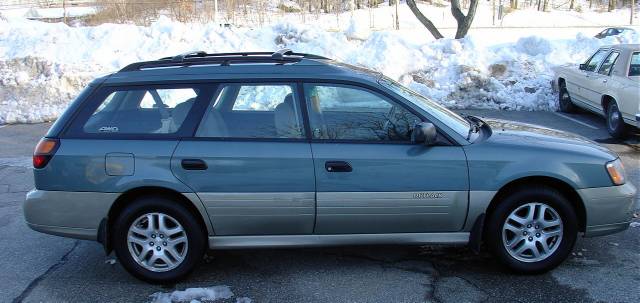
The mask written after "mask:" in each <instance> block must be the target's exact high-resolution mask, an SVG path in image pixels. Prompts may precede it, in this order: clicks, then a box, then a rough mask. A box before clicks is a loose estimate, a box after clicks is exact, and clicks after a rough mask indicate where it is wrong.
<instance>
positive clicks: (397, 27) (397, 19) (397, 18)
mask: <svg viewBox="0 0 640 303" xmlns="http://www.w3.org/2000/svg"><path fill="white" fill-rule="evenodd" d="M631 1H633V0H631ZM398 2H400V1H399V0H396V4H395V5H396V30H399V29H400V16H398ZM631 18H633V5H631Z"/></svg>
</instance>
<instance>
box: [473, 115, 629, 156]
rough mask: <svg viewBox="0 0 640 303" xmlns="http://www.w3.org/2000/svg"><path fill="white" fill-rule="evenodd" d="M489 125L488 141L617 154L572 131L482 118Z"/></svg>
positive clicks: (596, 153)
mask: <svg viewBox="0 0 640 303" xmlns="http://www.w3.org/2000/svg"><path fill="white" fill-rule="evenodd" d="M483 121H484V122H486V123H487V124H488V125H489V126H490V127H491V131H492V135H491V137H490V138H489V140H490V141H494V142H498V141H499V142H501V143H508V144H518V145H530V146H532V147H542V148H554V149H559V150H565V151H570V152H577V153H582V154H591V155H594V156H600V157H604V158H608V159H610V160H613V159H616V158H618V155H617V154H616V153H614V152H612V151H611V150H609V149H608V148H606V147H604V146H602V145H600V144H598V143H597V142H595V141H593V140H590V139H587V138H585V137H583V136H580V135H576V134H573V133H569V132H565V131H560V130H557V129H552V128H547V127H544V126H540V125H534V124H527V123H520V122H514V121H509V120H500V119H483Z"/></svg>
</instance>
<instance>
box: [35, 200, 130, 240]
mask: <svg viewBox="0 0 640 303" xmlns="http://www.w3.org/2000/svg"><path fill="white" fill-rule="evenodd" d="M117 197H118V194H117V193H97V192H65V191H46V190H32V191H30V192H29V193H28V194H27V197H26V200H25V202H24V206H23V211H24V218H25V220H26V221H27V225H28V226H29V227H30V228H31V229H33V230H35V231H39V232H42V233H47V234H52V235H57V236H63V237H70V238H78V239H85V240H97V235H98V227H99V226H100V221H101V220H102V219H103V218H105V217H106V216H107V214H108V213H109V209H110V208H111V205H112V204H113V202H114V201H115V200H116V198H117Z"/></svg>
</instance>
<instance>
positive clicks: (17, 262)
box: [0, 111, 640, 302]
mask: <svg viewBox="0 0 640 303" xmlns="http://www.w3.org/2000/svg"><path fill="white" fill-rule="evenodd" d="M464 112H466V113H471V114H474V115H478V116H485V117H496V118H505V119H511V120H516V121H522V122H527V123H534V124H539V125H544V126H547V127H551V128H557V129H561V130H566V131H571V132H574V133H577V134H580V135H583V136H586V137H588V138H590V139H593V140H595V141H597V142H599V143H600V144H603V145H605V146H607V147H609V148H611V149H612V150H614V151H615V152H617V153H618V154H619V155H620V156H621V158H622V159H623V162H624V164H625V166H626V169H627V173H628V176H629V180H630V182H633V183H634V184H635V185H636V186H640V135H638V134H635V135H632V136H631V137H630V138H629V139H627V140H624V141H619V140H613V139H611V138H610V137H609V136H608V134H607V132H606V130H605V127H604V121H603V120H602V119H601V118H599V117H596V116H593V115H590V114H560V113H553V112H501V111H464ZM48 127H49V124H32V125H9V126H4V127H2V126H0V146H1V148H0V247H1V248H2V249H1V250H0V268H2V270H1V271H0V285H2V287H1V288H0V293H1V295H0V301H7V302H9V301H13V302H125V301H126V302H130V301H132V302H146V301H149V300H150V295H152V294H154V293H156V292H171V291H173V290H182V289H185V288H189V287H213V286H228V287H229V289H230V290H231V291H232V292H233V294H234V296H233V297H231V298H229V299H225V300H226V301H225V300H220V301H219V302H227V301H228V302H236V300H238V299H241V300H239V301H242V300H251V301H253V302H482V301H491V302H496V301H511V302H512V301H520V302H543V301H544V302H554V301H565V302H595V301H607V302H640V286H639V285H640V226H637V225H640V223H636V224H634V225H633V226H632V227H630V228H629V229H628V230H626V231H625V232H623V233H619V234H615V235H610V236H606V237H599V238H580V239H579V240H578V242H577V244H576V247H575V249H574V252H573V255H572V256H571V257H570V258H569V259H568V260H567V261H566V262H565V263H564V264H563V265H561V266H560V267H559V268H557V269H556V270H554V271H552V272H550V273H547V274H543V275H536V276H521V275H514V274H511V273H509V272H508V271H507V270H506V269H504V268H503V267H502V266H501V265H499V264H498V262H497V261H496V260H494V259H493V258H492V257H491V255H489V254H487V253H486V252H483V253H481V254H479V255H475V254H473V253H472V252H470V251H469V250H468V249H467V248H466V247H439V246H429V247H410V246H371V247H339V248H322V249H317V248H316V249H288V250H237V251H220V252H211V253H210V254H209V255H208V256H207V257H206V258H205V260H204V261H203V262H202V265H201V266H200V267H199V268H198V269H197V270H196V271H195V272H194V273H193V274H192V275H191V276H190V277H189V279H188V280H186V281H183V282H181V283H179V284H176V285H169V286H155V285H149V284H146V283H144V282H141V281H138V280H136V279H135V278H133V277H132V276H130V275H129V274H128V273H126V272H125V271H124V269H123V268H122V267H121V266H120V265H119V264H118V263H117V262H115V263H114V262H110V261H111V258H112V256H109V257H106V256H105V255H104V252H103V250H102V247H101V246H100V245H99V244H98V243H95V242H90V241H80V240H74V239H66V238H60V237H55V236H49V235H44V234H40V233H37V232H34V231H32V230H30V229H29V228H28V227H27V226H26V224H25V223H24V218H23V216H22V205H21V204H22V202H23V200H24V196H25V194H26V192H27V191H29V190H30V189H31V188H32V187H33V178H32V175H31V168H30V167H31V157H30V155H31V152H32V149H33V146H34V145H35V143H36V142H37V140H38V139H39V138H40V137H41V136H42V135H43V134H44V132H45V131H46V129H47V128H48ZM532 165H534V164H532ZM636 207H637V209H639V210H638V211H637V212H640V200H638V201H637V202H636ZM634 220H635V221H636V222H640V219H638V218H636V219H634ZM216 302H218V301H216Z"/></svg>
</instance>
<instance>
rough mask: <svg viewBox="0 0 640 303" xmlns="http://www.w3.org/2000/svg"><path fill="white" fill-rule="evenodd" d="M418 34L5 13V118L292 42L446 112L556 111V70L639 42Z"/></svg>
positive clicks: (0, 83)
mask: <svg viewBox="0 0 640 303" xmlns="http://www.w3.org/2000/svg"><path fill="white" fill-rule="evenodd" d="M416 31H418V30H411V31H402V30H401V31H393V30H384V31H371V30H370V29H369V28H367V27H366V26H365V27H364V28H363V27H362V22H361V21H360V22H356V20H352V21H351V23H350V25H349V26H348V28H347V29H346V30H345V31H338V32H334V31H326V30H323V29H320V28H318V27H314V26H311V25H303V24H293V23H287V22H282V23H276V24H274V25H267V26H264V27H260V28H224V27H220V26H217V25H214V24H184V23H180V22H175V21H171V20H169V19H168V18H160V19H159V20H158V21H157V22H155V23H153V24H152V25H151V26H148V27H141V26H135V25H117V24H103V25H100V26H95V27H68V26H66V25H64V24H61V23H54V24H51V23H42V22H37V21H29V20H24V19H15V18H9V19H6V20H3V19H0V124H6V123H31V122H41V121H50V120H53V119H55V118H56V117H58V116H59V115H60V114H61V112H62V111H63V109H64V108H65V106H66V105H67V104H68V103H69V102H70V101H71V100H72V99H73V97H74V96H75V95H77V94H78V92H79V91H80V90H81V89H82V88H83V87H84V86H85V85H86V84H87V83H88V81H90V80H91V79H93V78H94V77H96V76H99V75H102V74H105V73H108V72H112V71H115V70H118V69H119V68H121V67H123V66H125V65H127V64H129V63H132V62H135V61H140V60H150V59H155V58H160V57H166V56H171V55H175V54H178V53H182V52H185V51H191V50H205V51H207V52H231V51H273V50H275V49H279V48H291V49H292V50H294V51H297V52H307V53H314V54H318V55H323V56H327V57H331V58H336V59H338V60H340V61H344V62H347V63H351V64H356V65H361V66H364V67H368V68H371V69H374V70H376V71H380V72H382V73H384V74H386V75H388V76H389V77H391V78H394V79H396V80H399V81H400V82H402V83H403V84H405V85H407V86H409V87H410V88H412V89H414V90H416V91H418V92H419V93H421V94H424V95H426V96H428V97H431V98H432V99H434V100H436V101H437V102H439V103H441V104H443V105H445V106H447V107H449V108H454V109H463V108H486V109H504V110H555V109H556V108H557V101H556V97H555V96H554V94H553V93H552V91H551V88H550V85H549V81H550V80H551V78H552V70H551V68H552V67H554V66H556V65H560V64H566V63H578V62H582V61H584V60H585V59H586V58H587V57H588V56H589V55H590V54H591V53H593V51H594V50H595V49H597V48H598V47H599V46H601V45H604V44H612V43H621V42H624V43H630V42H635V43H638V42H640V37H638V35H637V34H635V33H630V34H627V35H626V36H623V37H618V38H615V37H610V38H607V39H602V40H598V39H595V38H592V37H587V36H585V35H583V34H578V35H576V36H575V37H574V38H571V39H566V38H563V39H553V38H550V37H549V35H545V37H544V38H543V37H538V36H521V37H520V36H514V37H512V39H511V42H504V39H502V41H503V42H500V43H499V44H498V43H492V42H491V41H492V37H491V35H489V34H482V33H481V34H475V35H469V36H468V37H467V38H465V39H460V40H454V39H441V40H436V41H434V40H433V39H431V38H430V37H429V36H428V33H426V30H424V29H420V30H419V31H420V34H416ZM503 38H504V37H503Z"/></svg>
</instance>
